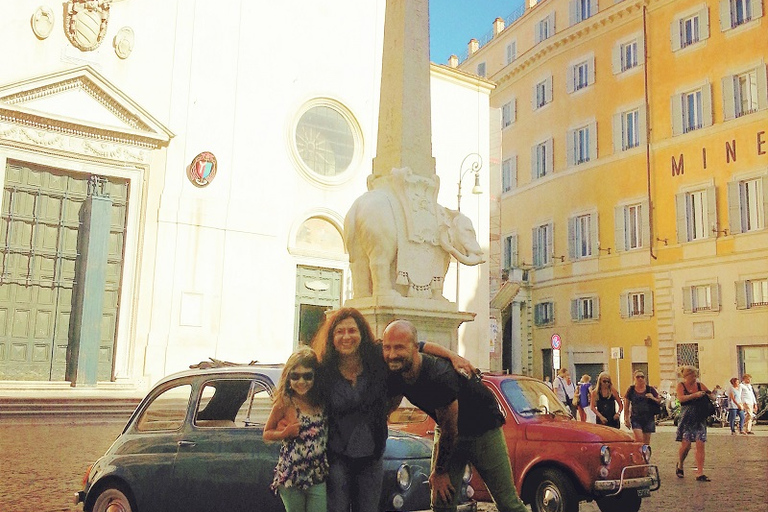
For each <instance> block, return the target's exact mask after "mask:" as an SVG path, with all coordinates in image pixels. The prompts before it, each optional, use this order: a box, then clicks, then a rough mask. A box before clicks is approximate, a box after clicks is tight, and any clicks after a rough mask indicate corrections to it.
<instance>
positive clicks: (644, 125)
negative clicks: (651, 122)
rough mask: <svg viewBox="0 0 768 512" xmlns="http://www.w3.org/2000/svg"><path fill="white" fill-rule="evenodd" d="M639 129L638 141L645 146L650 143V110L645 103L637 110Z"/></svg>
mask: <svg viewBox="0 0 768 512" xmlns="http://www.w3.org/2000/svg"><path fill="white" fill-rule="evenodd" d="M637 131H638V134H637V136H638V137H637V140H638V142H639V143H640V144H641V145H643V146H645V145H646V144H648V111H647V110H646V108H645V105H643V106H642V107H640V108H639V109H638V110H637Z"/></svg>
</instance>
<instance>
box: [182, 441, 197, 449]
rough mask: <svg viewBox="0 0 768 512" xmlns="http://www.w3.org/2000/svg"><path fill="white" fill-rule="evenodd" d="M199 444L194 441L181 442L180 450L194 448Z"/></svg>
mask: <svg viewBox="0 0 768 512" xmlns="http://www.w3.org/2000/svg"><path fill="white" fill-rule="evenodd" d="M196 444H197V443H196V442H194V441H179V442H178V445H179V448H194V446H195V445H196Z"/></svg>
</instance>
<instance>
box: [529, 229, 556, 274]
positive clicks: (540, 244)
mask: <svg viewBox="0 0 768 512" xmlns="http://www.w3.org/2000/svg"><path fill="white" fill-rule="evenodd" d="M552 227H553V226H552V224H551V223H549V224H542V225H540V226H536V227H535V228H533V266H534V267H537V268H541V267H546V266H547V265H549V264H550V263H552V241H553V237H552Z"/></svg>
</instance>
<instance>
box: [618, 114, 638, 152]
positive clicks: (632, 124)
mask: <svg viewBox="0 0 768 512" xmlns="http://www.w3.org/2000/svg"><path fill="white" fill-rule="evenodd" d="M639 119H640V111H639V110H637V109H635V110H630V111H629V112H624V113H623V114H622V115H621V149H622V150H625V151H626V150H627V149H632V148H636V147H637V146H639V145H640V133H639V127H640V125H639Z"/></svg>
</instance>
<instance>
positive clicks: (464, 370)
mask: <svg viewBox="0 0 768 512" xmlns="http://www.w3.org/2000/svg"><path fill="white" fill-rule="evenodd" d="M450 360H451V364H452V365H453V369H454V370H456V372H457V373H458V374H459V375H461V376H463V377H466V378H467V379H468V378H470V377H471V376H472V375H474V374H476V373H480V372H479V370H478V369H477V368H476V367H475V365H473V364H472V363H471V362H470V360H469V359H467V358H465V357H462V356H460V355H459V354H452V355H451V357H450Z"/></svg>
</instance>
